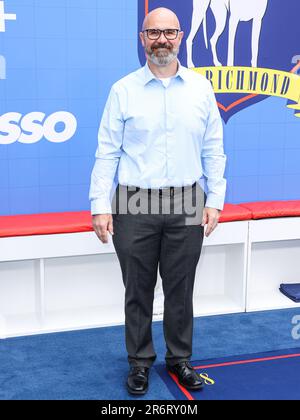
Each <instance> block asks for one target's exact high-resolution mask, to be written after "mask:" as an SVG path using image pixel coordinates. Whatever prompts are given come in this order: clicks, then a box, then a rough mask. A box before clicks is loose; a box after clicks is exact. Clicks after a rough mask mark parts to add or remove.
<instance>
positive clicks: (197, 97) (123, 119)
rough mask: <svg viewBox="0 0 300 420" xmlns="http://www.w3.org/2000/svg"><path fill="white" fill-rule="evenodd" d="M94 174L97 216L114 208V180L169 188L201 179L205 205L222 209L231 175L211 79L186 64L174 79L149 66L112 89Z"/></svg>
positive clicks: (93, 205) (93, 206)
mask: <svg viewBox="0 0 300 420" xmlns="http://www.w3.org/2000/svg"><path fill="white" fill-rule="evenodd" d="M95 157H96V162H95V165H94V168H93V171H92V175H91V186H90V193H89V198H90V200H91V213H92V214H103V213H111V212H112V208H111V201H112V196H113V193H114V188H113V187H114V180H115V179H117V183H120V184H121V185H132V186H138V187H141V188H164V187H170V186H174V187H179V186H185V185H191V184H193V183H194V182H195V181H196V182H199V185H200V186H201V187H202V189H203V190H204V191H205V192H206V194H207V200H206V207H212V208H217V209H220V210H222V209H223V206H224V199H225V191H226V180H225V179H224V170H225V163H226V156H225V155H224V150H223V125H222V121H221V117H220V113H219V110H218V106H217V103H216V99H215V95H214V92H213V89H212V86H211V83H210V82H209V81H208V80H207V79H206V78H205V77H204V76H202V75H200V74H198V73H196V72H195V71H193V70H190V69H187V68H186V67H183V66H182V65H181V64H180V62H179V61H178V71H177V73H176V75H175V76H173V77H172V78H171V80H170V83H169V84H167V83H164V81H162V80H160V79H158V78H156V76H155V75H154V74H153V73H152V72H151V70H150V68H149V66H148V64H147V63H146V65H145V66H144V67H141V68H140V69H138V70H137V71H135V72H132V73H130V74H129V75H127V76H125V77H124V78H122V79H121V80H119V81H117V82H116V83H115V84H114V85H113V86H112V88H111V91H110V94H109V97H108V100H107V103H106V106H105V109H104V112H103V116H102V119H101V123H100V127H99V133H98V148H97V150H96V154H95Z"/></svg>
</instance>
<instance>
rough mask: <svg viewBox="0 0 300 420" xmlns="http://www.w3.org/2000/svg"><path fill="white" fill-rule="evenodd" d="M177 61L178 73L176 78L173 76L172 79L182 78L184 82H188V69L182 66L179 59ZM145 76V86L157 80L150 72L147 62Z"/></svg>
mask: <svg viewBox="0 0 300 420" xmlns="http://www.w3.org/2000/svg"><path fill="white" fill-rule="evenodd" d="M177 61H178V70H177V73H176V74H175V75H174V76H172V78H177V77H180V78H181V79H182V80H187V74H186V71H185V70H186V69H185V68H184V67H183V66H182V65H181V64H180V61H179V60H178V59H177ZM144 75H145V85H146V84H147V83H149V82H150V81H151V80H153V79H157V77H156V76H155V75H154V74H153V73H152V71H151V70H150V67H149V65H148V61H146V64H145V66H144Z"/></svg>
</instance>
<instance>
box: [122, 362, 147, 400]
mask: <svg viewBox="0 0 300 420" xmlns="http://www.w3.org/2000/svg"><path fill="white" fill-rule="evenodd" d="M148 376H149V368H148V367H144V366H133V367H131V368H130V370H129V374H128V378H127V384H126V385H127V389H128V392H129V393H130V394H134V395H143V394H146V392H147V391H148Z"/></svg>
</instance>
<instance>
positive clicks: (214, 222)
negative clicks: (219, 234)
mask: <svg viewBox="0 0 300 420" xmlns="http://www.w3.org/2000/svg"><path fill="white" fill-rule="evenodd" d="M217 224H218V222H217V220H215V219H213V220H210V221H209V223H208V225H207V228H206V231H205V235H206V236H209V235H210V234H211V232H212V231H213V230H214V229H215V228H216V226H217Z"/></svg>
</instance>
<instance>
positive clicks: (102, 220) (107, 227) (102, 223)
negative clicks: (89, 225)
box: [92, 214, 114, 244]
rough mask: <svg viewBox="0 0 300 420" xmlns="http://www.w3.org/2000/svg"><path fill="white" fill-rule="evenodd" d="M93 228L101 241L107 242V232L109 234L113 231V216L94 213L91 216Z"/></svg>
mask: <svg viewBox="0 0 300 420" xmlns="http://www.w3.org/2000/svg"><path fill="white" fill-rule="evenodd" d="M92 222H93V228H94V231H95V232H96V235H97V236H98V238H99V239H100V241H101V242H103V243H104V244H106V243H107V242H108V237H107V232H109V233H110V234H111V235H113V234H114V231H113V218H112V215H111V214H96V215H94V216H93V217H92Z"/></svg>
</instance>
